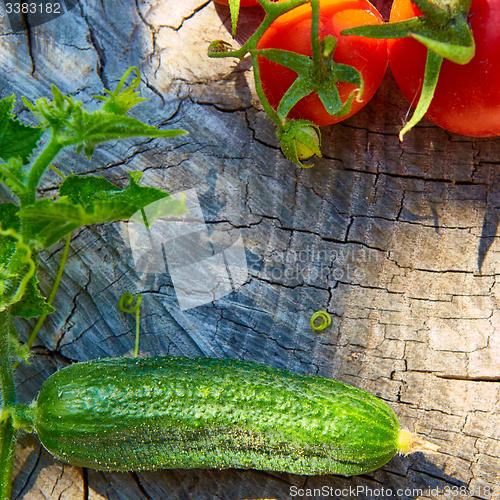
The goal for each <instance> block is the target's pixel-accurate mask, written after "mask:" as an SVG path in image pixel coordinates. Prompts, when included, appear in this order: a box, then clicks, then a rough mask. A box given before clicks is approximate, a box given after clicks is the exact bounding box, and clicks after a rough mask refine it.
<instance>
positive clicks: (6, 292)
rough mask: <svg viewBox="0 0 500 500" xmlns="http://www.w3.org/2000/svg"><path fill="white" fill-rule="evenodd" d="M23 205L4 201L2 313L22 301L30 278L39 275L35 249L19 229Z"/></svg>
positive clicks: (0, 221)
mask: <svg viewBox="0 0 500 500" xmlns="http://www.w3.org/2000/svg"><path fill="white" fill-rule="evenodd" d="M20 228H21V220H20V218H19V207H18V206H17V205H14V204H13V203H1V204H0V312H1V311H3V310H5V309H6V308H7V307H9V306H12V305H13V304H15V303H16V302H18V301H19V300H21V298H22V296H23V294H24V292H25V290H26V287H27V286H28V283H29V281H30V279H31V278H32V277H33V276H34V274H35V269H36V266H35V262H34V260H33V258H32V255H31V249H30V248H29V247H28V245H26V244H25V243H24V242H23V240H22V238H21V236H20V235H19V231H20Z"/></svg>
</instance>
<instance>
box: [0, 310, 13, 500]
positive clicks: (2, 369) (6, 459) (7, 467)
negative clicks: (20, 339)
mask: <svg viewBox="0 0 500 500" xmlns="http://www.w3.org/2000/svg"><path fill="white" fill-rule="evenodd" d="M11 328H12V324H11V322H10V316H9V312H8V309H7V310H5V311H2V312H0V380H1V382H2V387H1V388H2V401H3V405H2V408H5V407H8V406H11V405H14V404H16V403H17V397H16V388H15V385H14V377H13V375H12V366H11V363H10V358H11V357H10V350H11V349H10V344H9V335H10V330H11ZM15 434H16V430H15V428H14V425H13V421H12V417H11V416H10V415H9V416H8V417H7V418H6V419H3V420H1V421H0V500H9V499H10V493H11V489H12V474H13V470H14V457H15V449H16V439H15V437H16V436H15Z"/></svg>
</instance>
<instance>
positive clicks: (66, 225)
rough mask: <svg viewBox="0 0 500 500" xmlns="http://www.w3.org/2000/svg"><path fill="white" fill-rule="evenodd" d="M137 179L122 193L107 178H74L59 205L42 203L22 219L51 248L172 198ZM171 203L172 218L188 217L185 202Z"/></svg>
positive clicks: (67, 183) (64, 187) (66, 184)
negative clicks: (73, 235) (91, 227)
mask: <svg viewBox="0 0 500 500" xmlns="http://www.w3.org/2000/svg"><path fill="white" fill-rule="evenodd" d="M134 177H135V176H133V175H129V180H130V183H129V185H128V186H127V187H126V188H125V189H120V188H119V187H117V186H115V185H114V184H112V183H111V182H109V181H107V180H106V179H104V178H103V177H92V176H88V177H79V176H75V175H70V176H69V177H67V178H66V180H65V181H64V182H63V184H62V185H61V187H60V189H59V192H60V194H61V198H59V199H58V200H57V201H55V202H54V201H52V200H50V199H40V200H38V201H36V202H35V203H34V204H33V205H30V206H28V207H26V208H24V209H22V210H21V211H20V215H21V217H23V218H26V219H29V221H30V223H31V224H32V230H33V234H34V235H36V236H35V237H36V240H37V243H38V244H39V245H40V246H41V247H42V248H47V247H49V246H50V245H52V244H53V243H55V242H57V241H58V240H59V239H60V238H62V237H63V236H64V235H66V234H67V233H69V232H71V231H73V230H74V229H77V228H79V227H82V226H86V225H88V224H100V223H102V222H111V221H117V220H123V219H128V218H130V217H131V216H132V215H133V214H134V213H135V212H137V211H138V210H141V209H142V208H144V207H146V206H147V205H149V204H150V203H153V202H155V201H157V200H159V199H162V198H165V197H167V196H169V195H167V194H166V193H165V192H163V191H161V190H159V189H156V188H151V187H143V186H139V185H138V184H137V182H136V180H135V178H134ZM169 202H170V204H171V206H169V208H168V210H169V213H171V214H172V215H180V214H184V213H186V211H187V209H186V206H185V204H184V202H183V201H182V200H176V199H174V198H170V199H169ZM163 215H165V214H164V213H163Z"/></svg>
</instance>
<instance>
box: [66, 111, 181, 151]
mask: <svg viewBox="0 0 500 500" xmlns="http://www.w3.org/2000/svg"><path fill="white" fill-rule="evenodd" d="M77 114H78V116H77V117H73V119H72V120H69V121H68V123H67V125H66V127H65V129H64V130H63V131H61V132H60V133H59V136H58V141H59V143H60V144H61V145H63V146H70V145H73V144H83V145H84V152H85V155H86V156H87V158H89V159H90V158H91V157H92V153H93V151H94V148H95V147H96V146H97V145H98V144H101V143H104V142H107V141H113V140H117V139H127V138H131V137H175V136H177V135H181V134H186V133H187V132H185V131H184V130H159V129H158V128H156V127H154V126H150V125H146V124H145V123H142V122H141V121H139V120H137V119H135V118H132V117H130V116H124V115H117V114H114V113H108V112H105V111H95V112H94V113H88V112H86V111H83V110H80V109H79V110H78V111H77Z"/></svg>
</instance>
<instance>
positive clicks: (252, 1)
mask: <svg viewBox="0 0 500 500" xmlns="http://www.w3.org/2000/svg"><path fill="white" fill-rule="evenodd" d="M214 2H215V3H220V4H221V5H229V1H228V0H214ZM254 5H259V3H258V2H257V0H240V7H253V6H254Z"/></svg>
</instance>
